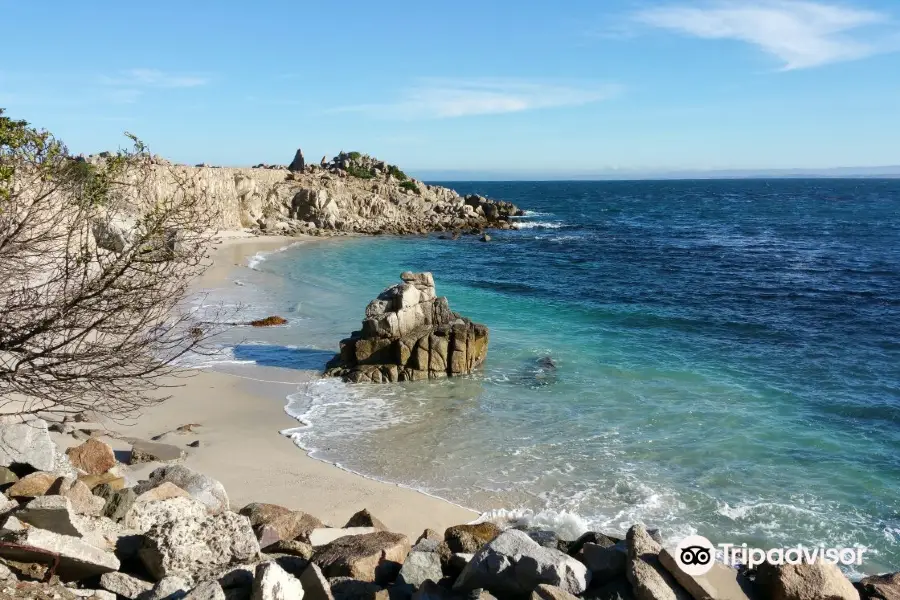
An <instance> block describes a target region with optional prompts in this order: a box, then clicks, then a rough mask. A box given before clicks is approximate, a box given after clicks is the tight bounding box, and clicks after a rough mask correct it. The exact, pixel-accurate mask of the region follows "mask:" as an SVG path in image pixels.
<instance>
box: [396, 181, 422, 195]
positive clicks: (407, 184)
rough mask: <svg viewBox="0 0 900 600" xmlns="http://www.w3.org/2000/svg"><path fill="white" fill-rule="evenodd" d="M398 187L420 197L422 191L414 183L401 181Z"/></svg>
mask: <svg viewBox="0 0 900 600" xmlns="http://www.w3.org/2000/svg"><path fill="white" fill-rule="evenodd" d="M400 187H401V188H403V189H404V190H409V191H411V192H415V194H416V195H421V193H422V191H421V190H420V189H419V186H418V185H416V182H414V181H402V182H400Z"/></svg>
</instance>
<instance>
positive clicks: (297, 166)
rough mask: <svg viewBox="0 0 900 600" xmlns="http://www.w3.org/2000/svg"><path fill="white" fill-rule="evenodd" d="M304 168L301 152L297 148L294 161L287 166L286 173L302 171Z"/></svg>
mask: <svg viewBox="0 0 900 600" xmlns="http://www.w3.org/2000/svg"><path fill="white" fill-rule="evenodd" d="M305 168H306V160H305V159H304V158H303V150H301V149H300V148H297V152H296V154H294V160H292V161H291V164H290V165H288V171H303V170H304V169H305Z"/></svg>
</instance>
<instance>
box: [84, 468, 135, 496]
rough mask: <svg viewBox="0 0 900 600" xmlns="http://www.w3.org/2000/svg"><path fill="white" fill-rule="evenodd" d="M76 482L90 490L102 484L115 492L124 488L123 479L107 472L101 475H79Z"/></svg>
mask: <svg viewBox="0 0 900 600" xmlns="http://www.w3.org/2000/svg"><path fill="white" fill-rule="evenodd" d="M78 481H80V482H82V483H83V484H85V485H86V486H88V488H90V489H91V490H93V489H94V488H96V487H97V486H98V485H102V484H104V483H105V484H107V485H108V486H109V487H110V488H112V489H113V490H116V491H117V490H121V489H122V488H124V487H125V478H124V477H122V476H120V475H118V474H116V473H114V472H112V471H107V472H106V473H103V474H102V475H79V476H78Z"/></svg>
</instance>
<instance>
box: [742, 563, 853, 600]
mask: <svg viewBox="0 0 900 600" xmlns="http://www.w3.org/2000/svg"><path fill="white" fill-rule="evenodd" d="M756 583H757V585H758V586H759V587H761V588H762V589H764V590H765V591H766V597H767V598H768V599H770V600H859V592H858V591H856V588H854V587H853V584H852V583H850V580H849V579H847V578H846V577H845V576H844V574H843V573H841V570H840V569H839V568H838V567H837V565H834V564H831V563H828V562H825V561H819V562H815V563H812V564H808V563H800V564H797V565H780V566H774V565H771V564H769V563H764V564H762V565H760V566H759V568H758V569H757V578H756Z"/></svg>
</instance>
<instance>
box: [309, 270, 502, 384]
mask: <svg viewBox="0 0 900 600" xmlns="http://www.w3.org/2000/svg"><path fill="white" fill-rule="evenodd" d="M400 279H401V280H402V282H401V283H399V284H397V285H393V286H391V287H389V288H387V289H386V290H384V291H383V292H381V294H379V295H378V297H377V298H376V299H374V300H372V301H371V302H370V303H369V305H368V306H367V307H366V318H365V319H364V320H363V322H362V329H361V330H359V331H354V332H353V333H352V334H351V335H350V337H349V338H347V339H344V340H341V344H340V352H339V353H338V354H337V355H335V357H334V358H333V359H332V360H331V361H330V362H329V363H328V365H327V366H326V372H325V374H326V375H329V376H334V377H342V378H343V379H344V380H346V381H350V382H353V383H359V382H371V383H389V382H396V381H422V380H426V379H443V378H446V377H453V376H456V375H464V374H466V373H471V372H472V371H473V370H474V369H475V368H477V367H478V366H479V365H481V363H482V362H484V359H485V358H486V357H487V348H488V329H487V327H485V326H484V325H481V324H479V323H473V322H472V321H470V320H469V319H467V318H465V317H462V316H460V315H458V314H457V313H455V312H453V311H451V310H450V304H449V302H448V301H447V298H446V297H444V296H438V295H437V293H436V292H435V287H434V277H432V275H431V273H411V272H405V273H402V274H401V275H400Z"/></svg>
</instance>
